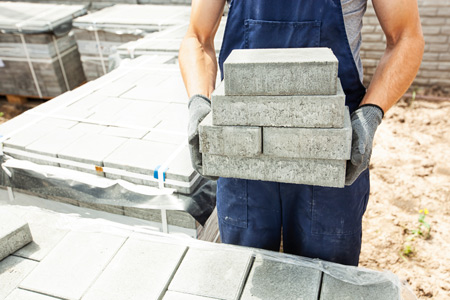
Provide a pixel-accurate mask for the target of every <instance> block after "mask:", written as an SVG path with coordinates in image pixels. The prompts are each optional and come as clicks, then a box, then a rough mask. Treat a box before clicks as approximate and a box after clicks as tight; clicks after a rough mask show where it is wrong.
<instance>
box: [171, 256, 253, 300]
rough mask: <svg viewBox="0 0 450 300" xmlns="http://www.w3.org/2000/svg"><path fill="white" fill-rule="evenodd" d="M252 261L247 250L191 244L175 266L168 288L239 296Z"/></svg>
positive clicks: (223, 297) (185, 291) (212, 296)
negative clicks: (179, 262)
mask: <svg viewBox="0 0 450 300" xmlns="http://www.w3.org/2000/svg"><path fill="white" fill-rule="evenodd" d="M251 261H252V255H251V253H250V252H248V251H227V250H222V249H214V250H211V249H209V250H208V249H193V248H191V249H189V251H188V252H187V254H186V256H185V258H184V259H183V261H182V263H181V265H180V267H179V268H178V271H177V273H176V274H175V277H174V278H173V280H172V282H171V284H170V286H169V291H175V292H180V293H187V294H193V295H198V296H204V297H210V298H219V299H230V300H231V299H238V297H239V296H240V293H241V291H242V288H243V285H244V282H245V279H246V277H247V273H248V269H249V268H250V264H251ZM204 274H208V276H205V275H204Z"/></svg>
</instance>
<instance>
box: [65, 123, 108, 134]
mask: <svg viewBox="0 0 450 300" xmlns="http://www.w3.org/2000/svg"><path fill="white" fill-rule="evenodd" d="M106 127H107V126H103V125H97V124H91V123H78V124H77V125H75V126H73V127H72V128H71V130H74V131H81V132H83V133H100V132H102V131H103V130H105V129H106Z"/></svg>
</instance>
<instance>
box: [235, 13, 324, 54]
mask: <svg viewBox="0 0 450 300" xmlns="http://www.w3.org/2000/svg"><path fill="white" fill-rule="evenodd" d="M320 24H321V23H320V21H307V22H281V21H263V20H251V19H248V20H245V22H244V26H245V46H244V47H245V48H247V49H255V48H300V47H319V45H320Z"/></svg>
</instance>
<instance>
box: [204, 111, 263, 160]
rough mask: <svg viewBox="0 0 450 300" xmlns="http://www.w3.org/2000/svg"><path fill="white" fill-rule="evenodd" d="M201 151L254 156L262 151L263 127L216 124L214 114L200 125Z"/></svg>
mask: <svg viewBox="0 0 450 300" xmlns="http://www.w3.org/2000/svg"><path fill="white" fill-rule="evenodd" d="M199 136H200V152H201V153H209V154H219V155H229V156H244V157H252V156H257V155H260V154H261V153H262V129H261V127H256V126H214V125H212V114H211V113H210V114H208V115H207V116H206V118H205V119H204V120H203V121H202V122H201V123H200V125H199Z"/></svg>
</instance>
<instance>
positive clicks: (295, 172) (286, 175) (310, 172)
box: [203, 154, 346, 187]
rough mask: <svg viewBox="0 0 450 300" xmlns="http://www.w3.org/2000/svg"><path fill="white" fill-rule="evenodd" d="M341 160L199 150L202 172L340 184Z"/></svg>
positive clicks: (298, 182)
mask: <svg viewBox="0 0 450 300" xmlns="http://www.w3.org/2000/svg"><path fill="white" fill-rule="evenodd" d="M345 168H346V161H345V160H328V159H323V160H321V159H302V158H296V159H289V158H278V157H270V156H259V157H238V156H223V155H213V154H203V172H204V174H205V175H211V176H220V177H232V178H243V179H253V180H265V181H276V182H286V183H297V184H311V185H319V186H329V187H344V184H345Z"/></svg>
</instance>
